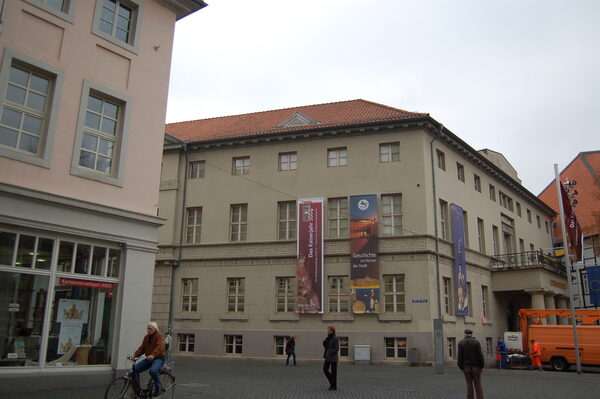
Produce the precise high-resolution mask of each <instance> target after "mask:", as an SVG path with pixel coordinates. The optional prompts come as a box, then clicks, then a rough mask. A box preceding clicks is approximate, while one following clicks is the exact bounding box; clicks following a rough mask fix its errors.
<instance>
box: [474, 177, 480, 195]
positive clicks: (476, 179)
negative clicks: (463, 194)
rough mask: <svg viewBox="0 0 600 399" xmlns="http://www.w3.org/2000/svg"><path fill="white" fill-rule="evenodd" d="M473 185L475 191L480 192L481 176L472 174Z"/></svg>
mask: <svg viewBox="0 0 600 399" xmlns="http://www.w3.org/2000/svg"><path fill="white" fill-rule="evenodd" d="M473 185H474V186H475V191H477V192H481V177H479V176H477V175H476V174H474V175H473Z"/></svg>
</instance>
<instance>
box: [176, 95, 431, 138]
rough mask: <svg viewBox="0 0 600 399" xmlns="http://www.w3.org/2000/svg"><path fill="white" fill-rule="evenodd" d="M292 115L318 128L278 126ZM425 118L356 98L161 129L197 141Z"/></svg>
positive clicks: (311, 126) (200, 121)
mask: <svg viewBox="0 0 600 399" xmlns="http://www.w3.org/2000/svg"><path fill="white" fill-rule="evenodd" d="M296 112H299V113H301V114H303V115H305V116H307V117H309V118H311V119H313V120H315V121H316V122H318V125H308V126H295V127H280V125H281V124H282V123H283V122H284V121H286V120H287V119H288V118H289V117H290V116H292V115H293V114H294V113H296ZM427 116H429V114H427V113H418V112H409V111H404V110H401V109H398V108H393V107H388V106H387V105H382V104H377V103H373V102H370V101H365V100H360V99H359V100H350V101H341V102H335V103H328V104H318V105H306V106H302V107H294V108H285V109H278V110H273V111H264V112H255V113H251V114H243V115H233V116H223V117H220V118H210V119H199V120H194V121H187V122H177V123H169V124H167V125H166V126H165V130H166V132H167V133H168V134H170V135H172V136H174V137H176V138H178V139H179V140H182V141H186V142H201V141H211V140H219V139H228V138H235V137H249V136H260V135H265V134H273V133H285V132H291V131H302V130H306V129H314V128H315V127H335V126H340V127H343V126H351V125H360V124H365V123H375V122H385V121H394V120H404V119H407V120H408V119H415V118H422V117H427Z"/></svg>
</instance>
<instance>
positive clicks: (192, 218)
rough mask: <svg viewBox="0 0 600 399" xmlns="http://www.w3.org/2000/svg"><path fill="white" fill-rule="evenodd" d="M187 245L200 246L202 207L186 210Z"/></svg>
mask: <svg viewBox="0 0 600 399" xmlns="http://www.w3.org/2000/svg"><path fill="white" fill-rule="evenodd" d="M186 214H187V218H186V221H187V222H186V226H185V243H186V244H198V243H199V242H200V239H201V237H202V207H201V206H195V207H191V208H187V209H186Z"/></svg>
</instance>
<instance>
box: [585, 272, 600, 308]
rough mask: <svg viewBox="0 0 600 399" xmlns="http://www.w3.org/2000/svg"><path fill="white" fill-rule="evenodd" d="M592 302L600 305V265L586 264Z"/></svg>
mask: <svg viewBox="0 0 600 399" xmlns="http://www.w3.org/2000/svg"><path fill="white" fill-rule="evenodd" d="M585 271H586V273H587V280H588V288H589V291H590V303H591V304H592V305H600V266H586V268H585Z"/></svg>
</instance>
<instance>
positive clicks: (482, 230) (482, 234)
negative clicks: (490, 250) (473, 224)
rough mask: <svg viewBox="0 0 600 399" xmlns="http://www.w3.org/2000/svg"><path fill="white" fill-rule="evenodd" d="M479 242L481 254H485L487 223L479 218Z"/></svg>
mask: <svg viewBox="0 0 600 399" xmlns="http://www.w3.org/2000/svg"><path fill="white" fill-rule="evenodd" d="M477 240H478V241H479V252H481V253H483V254H484V253H485V223H484V221H483V219H480V218H477Z"/></svg>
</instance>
